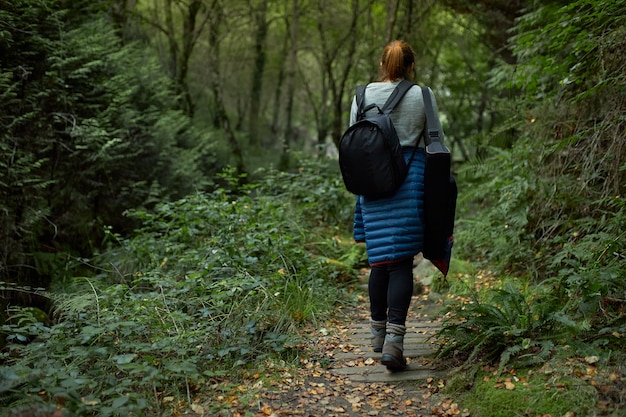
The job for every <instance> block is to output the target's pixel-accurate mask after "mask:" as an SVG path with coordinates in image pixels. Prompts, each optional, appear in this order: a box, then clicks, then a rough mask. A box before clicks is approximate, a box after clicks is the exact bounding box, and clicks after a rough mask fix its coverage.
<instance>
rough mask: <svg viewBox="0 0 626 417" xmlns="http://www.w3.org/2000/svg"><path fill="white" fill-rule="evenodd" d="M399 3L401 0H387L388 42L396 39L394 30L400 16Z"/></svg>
mask: <svg viewBox="0 0 626 417" xmlns="http://www.w3.org/2000/svg"><path fill="white" fill-rule="evenodd" d="M399 3H400V0H387V37H386V39H387V43H389V42H391V41H392V40H394V39H396V35H394V30H395V27H396V20H397V18H398V6H399ZM409 3H412V2H409Z"/></svg>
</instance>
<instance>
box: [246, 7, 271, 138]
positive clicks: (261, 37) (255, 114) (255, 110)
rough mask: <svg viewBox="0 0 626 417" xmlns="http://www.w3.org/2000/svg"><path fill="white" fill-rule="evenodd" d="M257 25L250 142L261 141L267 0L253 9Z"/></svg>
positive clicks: (249, 119)
mask: <svg viewBox="0 0 626 417" xmlns="http://www.w3.org/2000/svg"><path fill="white" fill-rule="evenodd" d="M252 14H253V20H254V22H255V25H256V33H255V36H254V39H255V41H254V68H253V70H252V87H251V89H250V113H249V118H248V121H249V125H248V134H249V136H250V144H251V145H257V144H258V142H259V131H258V130H259V112H260V110H261V93H262V90H263V74H264V72H265V60H266V40H267V30H268V26H269V25H268V22H267V16H266V14H267V0H262V1H261V3H260V4H259V8H258V9H257V10H253V11H252Z"/></svg>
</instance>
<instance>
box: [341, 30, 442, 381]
mask: <svg viewBox="0 0 626 417" xmlns="http://www.w3.org/2000/svg"><path fill="white" fill-rule="evenodd" d="M414 71H415V53H414V52H413V49H412V48H411V46H410V45H409V44H408V43H407V42H405V41H401V40H396V41H393V42H391V43H390V44H388V45H387V46H386V47H385V49H384V51H383V55H382V59H381V61H380V78H379V81H378V82H373V83H370V84H368V85H367V87H366V90H365V99H364V103H363V104H364V107H366V106H368V105H369V104H371V103H375V104H377V105H378V106H379V107H382V106H383V105H384V103H385V101H386V100H387V98H388V97H389V96H390V95H391V92H392V91H393V90H394V88H395V87H396V86H397V85H398V84H399V83H400V81H402V80H403V79H407V80H411V78H412V74H413V73H414ZM431 99H432V102H433V107H434V111H435V114H436V111H437V105H436V101H435V97H434V96H433V95H432V92H431ZM372 111H374V112H375V111H376V109H374V110H372ZM356 118H357V105H356V100H353V102H352V109H351V112H350V124H351V125H352V124H354V123H355V122H356ZM391 120H392V122H393V124H394V127H395V129H396V132H397V134H398V138H399V139H400V144H401V145H402V147H403V149H404V157H405V160H406V161H407V163H409V173H408V175H407V177H406V179H405V181H404V183H403V184H402V186H401V187H400V188H399V189H398V191H397V192H396V194H395V195H393V196H392V197H388V198H381V199H368V198H365V197H363V196H359V197H358V198H357V203H356V208H355V213H354V239H355V241H357V242H365V244H366V248H367V256H368V261H369V264H370V266H371V272H370V277H369V283H368V291H369V298H370V315H371V318H370V324H371V331H372V347H373V349H374V351H375V352H382V356H381V362H382V363H383V364H384V365H385V366H386V367H387V369H388V370H390V371H392V372H395V371H402V370H404V369H406V360H405V358H404V355H403V352H404V346H403V345H404V334H405V333H406V317H407V314H408V311H409V306H410V304H411V296H412V295H413V257H414V256H415V255H417V254H418V253H419V252H421V251H422V246H423V240H424V239H423V238H424V221H423V219H424V209H423V207H424V201H423V200H424V199H423V197H424V163H425V159H426V156H425V152H424V146H425V144H424V141H423V140H421V138H422V133H423V131H424V129H425V122H426V115H425V113H424V100H423V97H422V92H421V89H420V87H419V86H417V85H415V86H413V87H412V88H411V89H410V90H409V91H408V92H407V93H406V94H405V96H404V97H403V98H402V100H401V101H400V103H399V104H398V106H397V107H396V108H395V109H394V111H393V112H392V113H391ZM442 139H443V138H442ZM416 146H417V147H418V148H417V150H415V147H416ZM414 150H415V152H414ZM409 161H410V162H409Z"/></svg>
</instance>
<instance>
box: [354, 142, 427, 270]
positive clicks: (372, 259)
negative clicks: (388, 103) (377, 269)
mask: <svg viewBox="0 0 626 417" xmlns="http://www.w3.org/2000/svg"><path fill="white" fill-rule="evenodd" d="M412 152H413V150H412V149H407V150H405V151H404V158H405V160H406V161H408V160H409V158H410V157H411V153H412ZM425 161H426V154H425V153H424V150H423V149H422V148H418V149H417V151H416V152H415V156H414V157H413V162H411V165H410V167H409V173H408V175H407V177H406V179H405V181H404V183H403V184H402V186H401V187H400V188H399V189H398V192H397V193H396V194H395V195H394V196H392V197H388V198H380V199H374V200H372V199H368V198H365V197H363V196H358V197H357V202H356V207H355V210H354V240H356V241H357V242H365V245H366V248H367V257H368V261H369V264H370V265H376V264H383V263H390V262H394V261H399V260H402V259H406V258H411V257H413V256H415V255H417V254H418V253H419V252H421V251H422V247H423V244H424V164H425Z"/></svg>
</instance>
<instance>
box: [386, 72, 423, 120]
mask: <svg viewBox="0 0 626 417" xmlns="http://www.w3.org/2000/svg"><path fill="white" fill-rule="evenodd" d="M414 85H415V84H414V83H412V82H411V81H409V80H402V81H400V84H398V85H397V86H396V88H395V89H394V90H393V91H392V92H391V95H390V96H389V98H388V99H387V101H386V102H385V105H384V106H383V107H382V109H381V111H382V112H385V113H387V114H389V113H391V112H392V111H393V109H395V108H396V106H397V105H398V103H399V102H400V100H402V97H404V95H405V94H406V93H407V91H409V90H410V89H411V87H413V86H414Z"/></svg>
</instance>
